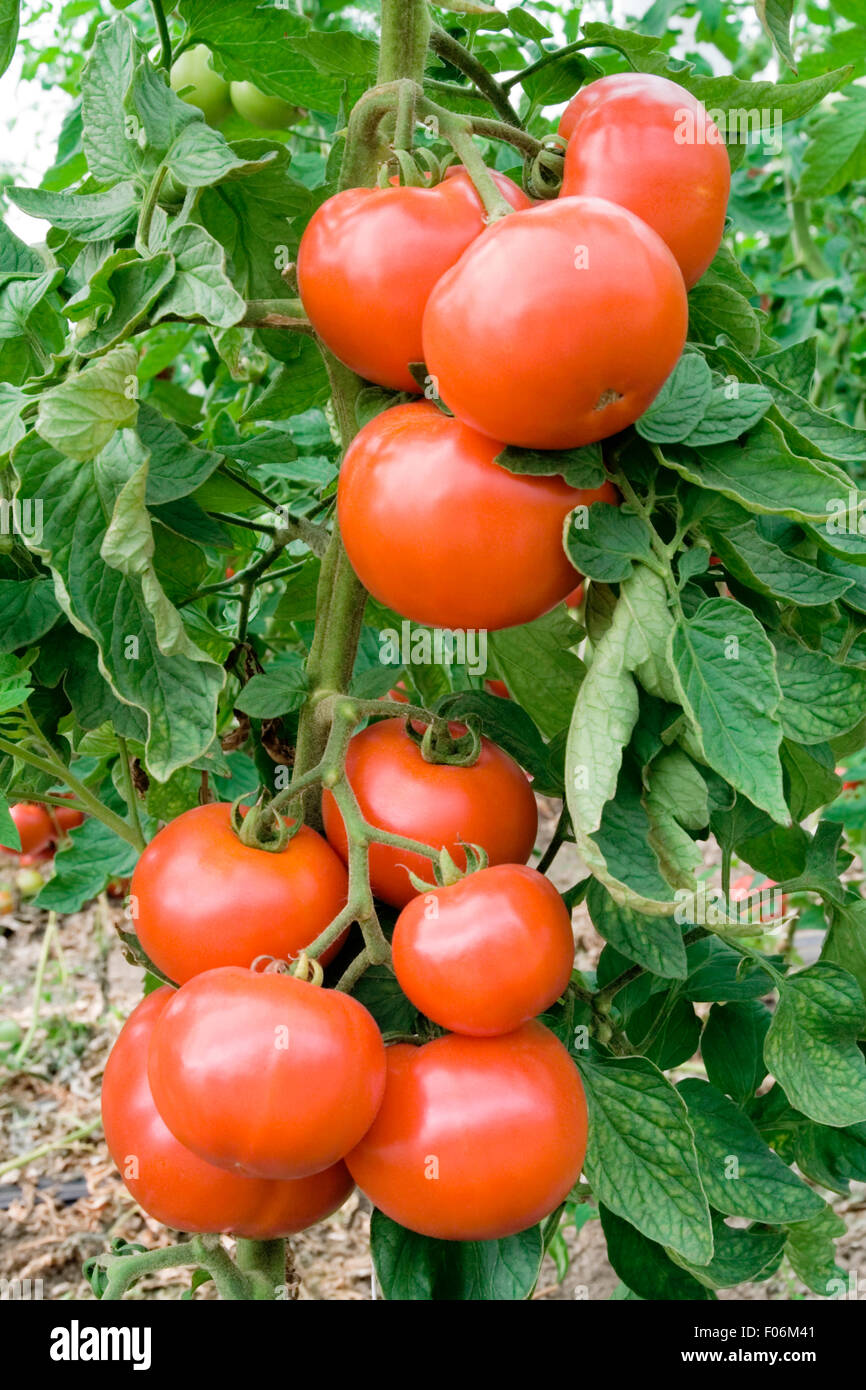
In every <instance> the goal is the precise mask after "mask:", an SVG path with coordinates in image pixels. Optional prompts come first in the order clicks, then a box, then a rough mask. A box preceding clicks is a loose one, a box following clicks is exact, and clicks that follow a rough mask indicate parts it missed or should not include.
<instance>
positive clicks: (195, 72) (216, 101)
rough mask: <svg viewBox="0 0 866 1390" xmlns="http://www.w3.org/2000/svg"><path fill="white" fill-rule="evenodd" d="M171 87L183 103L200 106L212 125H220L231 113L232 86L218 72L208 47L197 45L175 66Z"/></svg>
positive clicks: (172, 66)
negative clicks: (186, 89) (181, 93)
mask: <svg viewBox="0 0 866 1390" xmlns="http://www.w3.org/2000/svg"><path fill="white" fill-rule="evenodd" d="M171 85H172V88H173V89H174V91H176V92H181V91H183V89H184V88H185V87H188V88H190V90H189V91H183V100H184V101H188V102H189V103H190V104H191V105H192V106H197V107H198V108H199V110H200V111H201V112H202V114H203V116H204V118H205V120H206V121H207V122H208V124H209V125H219V123H220V121H222V120H224V119H225V117H226V116H227V115H228V113H229V111H230V110H231V102H230V100H229V84H228V82H226V80H225V78H223V77H220V75H219V73H218V72H215V71H214V67H213V63H212V62H211V53H210V49H209V48H208V47H207V44H203V43H197V44H194V45H193V47H192V48H188V49H187V50H186V52H185V53H182V54H181V55H180V57H179V58H178V59H177V61H176V62H175V63H172V65H171Z"/></svg>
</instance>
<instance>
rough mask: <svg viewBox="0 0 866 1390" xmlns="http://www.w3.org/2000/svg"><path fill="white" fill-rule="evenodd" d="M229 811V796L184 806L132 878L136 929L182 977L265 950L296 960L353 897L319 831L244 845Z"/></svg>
mask: <svg viewBox="0 0 866 1390" xmlns="http://www.w3.org/2000/svg"><path fill="white" fill-rule="evenodd" d="M229 812H230V807H229V805H228V803H226V802H211V803H210V804H209V805H206V806H195V807H193V809H192V810H190V811H184V812H183V814H182V815H180V816H178V817H177V818H176V819H175V820H173V821H170V822H169V824H168V825H166V826H164V827H163V829H162V830H160V831H159V832H158V833H157V834H156V835H155V836H154V838H153V839H152V840H151V842H150V844H149V845H148V846H147V849H146V850H145V851H144V853H143V854H142V856H141V858H140V859H139V861H138V863H137V864H136V866H135V871H134V873H133V875H132V886H131V890H130V891H131V893H132V914H133V920H134V922H135V930H136V934H137V936H138V938H139V940H140V941H141V944H142V947H143V948H144V950H145V952H146V954H147V955H148V956H150V959H151V960H152V961H153V962H154V964H155V965H157V966H158V967H159V969H160V970H161V971H162V972H163V973H164V974H165V975H167V976H168V978H169V979H171V980H174V981H175V982H176V983H177V984H183V983H184V982H185V981H186V980H189V979H191V978H192V976H193V975H197V974H199V973H200V971H202V970H213V969H215V968H216V967H217V966H220V965H243V966H250V965H252V963H253V961H254V960H255V959H256V957H257V956H262V955H268V956H274V957H276V958H277V959H278V960H288V959H289V958H291V957H295V956H297V954H298V952H299V951H301V950H303V948H304V947H305V946H309V945H310V943H311V942H312V941H313V940H314V939H315V938H316V937H317V936H318V934H319V932H320V931H322V930H323V929H324V928H325V927H326V926H327V925H328V923H329V922H331V921H332V920H333V919H334V917H336V916H337V914H338V912H340V911H341V909H342V908H343V907H345V904H346V898H347V893H348V879H347V877H346V871H345V868H344V867H343V864H342V863H341V861H340V860H339V858H338V857H337V855H335V854H334V852H333V850H332V849H331V848H330V846H329V845H328V844H327V843H326V841H325V840H324V839H323V838H322V836H321V835H317V834H316V832H315V831H314V830H310V829H309V828H308V827H307V826H302V827H301V829H300V830H299V831H298V832H297V834H296V835H294V836H293V837H292V839H291V840H290V841H289V844H288V845H287V847H286V848H285V849H284V850H282V851H281V852H280V853H278V854H271V853H269V852H268V851H267V850H261V849H254V848H250V847H248V846H246V845H243V844H241V842H240V840H239V839H238V837H237V836H236V835H235V833H234V831H233V830H232V827H231V820H230V815H229ZM342 939H343V938H341V939H340V940H339V941H338V942H337V943H336V945H335V946H333V947H330V948H329V949H328V950H327V951H325V952H323V953H322V957H321V959H322V961H323V963H325V964H327V962H328V961H329V960H330V959H331V958H332V957H333V956H334V955H335V954H336V952H337V951H338V950H339V948H340V945H341V944H342Z"/></svg>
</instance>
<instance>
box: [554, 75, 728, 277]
mask: <svg viewBox="0 0 866 1390" xmlns="http://www.w3.org/2000/svg"><path fill="white" fill-rule="evenodd" d="M559 133H560V135H564V136H565V137H566V138H567V140H568V149H567V150H566V154H565V171H564V173H563V179H562V196H563V197H569V196H571V195H572V194H583V195H586V196H590V197H596V198H608V199H609V200H610V202H612V203H618V204H619V205H620V206H621V207H624V208H628V209H629V210H630V211H631V212H634V213H636V214H637V216H638V217H640V218H641V219H642V220H643V221H644V222H646V223H647V225H648V226H650V227H652V229H653V231H655V232H658V234H659V236H660V237H661V238H662V240H663V241H664V242H665V243H666V244H667V245H668V246H669V247H670V249H671V251H672V252H673V254H674V256H675V257H676V259H677V263H678V264H679V267H680V270H681V271H682V273H683V279H684V280H685V282H686V287H687V288H689V289H690V288H691V286H692V285H694V284H695V282H696V281H697V280H699V279H700V278H701V276H702V275H703V273H704V271H705V270H706V268H707V266H708V265H709V264H710V261H711V260H712V259H713V257H714V256H715V254H716V252H717V251H718V249H719V243H720V242H721V239H722V232H723V231H724V227H725V210H726V208H727V206H728V194H729V193H730V189H731V163H730V160H729V159H728V152H727V149H726V148H725V142H724V138H723V136H722V133H721V131H720V130H719V128H718V126H717V125H716V124H715V122H714V121H713V120H712V119H711V117H710V116H708V115H707V111H706V108H705V107H704V105H703V103H702V102H700V101H698V99H697V97H693V96H692V94H691V92H687V91H686V90H685V88H684V87H680V86H679V84H678V83H676V82H671V81H670V80H669V79H668V78H667V77H657V76H655V75H654V74H651V73H645V72H620V73H616V74H614V75H612V76H610V77H601V78H599V80H598V81H597V82H592V83H591V84H590V85H589V86H588V87H584V88H583V90H582V91H580V92H578V94H577V96H576V97H574V98H573V99H572V100H571V101H570V102H569V104H568V106H567V108H566V110H565V112H564V114H563V116H562V119H561V121H560V123H559Z"/></svg>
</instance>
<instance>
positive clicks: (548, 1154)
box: [346, 1022, 587, 1240]
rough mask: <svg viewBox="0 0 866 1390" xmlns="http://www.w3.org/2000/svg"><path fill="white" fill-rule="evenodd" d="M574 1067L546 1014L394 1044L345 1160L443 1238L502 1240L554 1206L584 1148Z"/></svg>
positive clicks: (389, 1202)
mask: <svg viewBox="0 0 866 1390" xmlns="http://www.w3.org/2000/svg"><path fill="white" fill-rule="evenodd" d="M586 1119H587V1116H586V1101H585V1098H584V1094H583V1086H582V1085H581V1081H580V1077H579V1075H578V1072H577V1068H576V1067H575V1065H574V1063H573V1062H572V1060H571V1058H570V1057H569V1055H568V1053H567V1052H566V1050H565V1048H564V1047H563V1046H562V1043H561V1042H559V1041H558V1040H557V1039H556V1038H555V1037H554V1036H553V1034H552V1033H550V1032H548V1030H547V1029H546V1028H545V1027H544V1026H543V1024H541V1023H536V1022H531V1023H524V1024H523V1025H522V1027H520V1028H518V1029H517V1030H516V1032H513V1033H506V1034H505V1035H504V1036H502V1037H499V1038H466V1037H461V1036H459V1035H458V1034H456V1033H451V1034H449V1035H447V1036H446V1037H444V1038H436V1039H435V1041H434V1042H430V1043H427V1044H426V1045H425V1046H424V1047H412V1046H410V1045H408V1044H406V1043H400V1044H398V1045H397V1046H395V1047H389V1048H388V1081H387V1085H386V1087H385V1099H384V1101H383V1102H382V1108H381V1110H380V1111H379V1114H378V1116H377V1117H376V1120H375V1122H374V1124H373V1126H372V1128H371V1129H370V1131H369V1133H368V1134H366V1135H365V1137H364V1138H363V1139H362V1140H361V1142H360V1144H359V1145H358V1147H357V1148H356V1149H353V1150H352V1152H351V1153H350V1154H349V1155H348V1158H347V1159H346V1162H347V1163H348V1166H349V1171H350V1172H351V1174H352V1176H353V1178H354V1179H355V1181H356V1183H357V1184H358V1186H359V1187H360V1188H362V1189H363V1191H364V1192H366V1194H367V1196H368V1197H369V1198H370V1201H371V1202H373V1203H375V1205H376V1206H377V1207H379V1209H380V1210H381V1211H383V1212H384V1213H385V1215H386V1216H390V1217H391V1219H392V1220H393V1221H398V1222H399V1223H400V1225H401V1226H406V1227H407V1228H408V1229H409V1230H410V1231H418V1232H420V1233H421V1235H426V1236H438V1237H439V1238H440V1239H442V1240H496V1239H501V1238H502V1237H503V1236H509V1235H514V1234H515V1233H516V1232H517V1231H523V1230H525V1229H526V1228H527V1226H533V1225H535V1223H536V1222H537V1221H540V1220H541V1219H542V1218H543V1217H545V1216H547V1215H548V1214H549V1213H550V1212H551V1211H553V1210H554V1208H555V1207H556V1206H558V1204H559V1203H560V1202H561V1201H562V1200H563V1198H564V1197H565V1196H566V1195H567V1194H568V1192H569V1191H570V1189H571V1188H572V1187H573V1186H574V1184H575V1183H576V1182H577V1179H578V1177H579V1176H580V1170H581V1167H582V1165H583V1157H584V1153H585V1152H586Z"/></svg>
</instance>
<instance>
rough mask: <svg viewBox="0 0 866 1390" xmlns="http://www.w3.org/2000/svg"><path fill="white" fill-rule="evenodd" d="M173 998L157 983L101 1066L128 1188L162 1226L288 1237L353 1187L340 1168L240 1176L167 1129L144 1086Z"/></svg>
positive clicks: (105, 1111)
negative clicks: (278, 1177)
mask: <svg viewBox="0 0 866 1390" xmlns="http://www.w3.org/2000/svg"><path fill="white" fill-rule="evenodd" d="M173 993H174V991H173V990H172V989H171V988H170V987H169V986H168V985H164V986H163V987H162V988H161V989H158V990H155V991H154V992H153V993H152V994H149V995H148V996H147V997H146V998H145V999H142V1001H141V1003H140V1004H138V1005H137V1006H136V1007H135V1009H134V1010H133V1012H132V1013H131V1014H130V1016H129V1018H128V1019H127V1021H126V1023H125V1024H124V1026H123V1028H122V1030H121V1032H120V1036H119V1037H118V1039H117V1041H116V1042H115V1044H114V1047H113V1048H112V1049H111V1053H110V1055H109V1058H108V1062H107V1064H106V1067H105V1074H104V1076H103V1081H102V1124H103V1128H104V1130H105V1139H106V1143H107V1145H108V1149H109V1152H110V1154H111V1156H112V1158H113V1159H114V1162H115V1163H116V1164H117V1167H118V1168H119V1169H120V1174H121V1177H122V1178H123V1181H124V1184H125V1186H126V1188H127V1189H128V1191H129V1192H130V1193H131V1194H132V1196H133V1197H134V1198H135V1200H136V1201H137V1202H138V1204H139V1206H141V1207H142V1208H143V1209H144V1211H146V1212H147V1214H148V1216H152V1217H153V1218H154V1219H155V1220H156V1221H160V1222H162V1224H163V1225H164V1226H171V1227H172V1229H174V1230H178V1231H198V1232H212V1233H214V1234H217V1233H221V1234H224V1235H229V1234H232V1235H236V1236H243V1237H245V1238H246V1239H248V1240H272V1239H274V1238H276V1237H277V1236H286V1235H292V1234H294V1232H296V1231H302V1230H304V1229H305V1227H307V1226H312V1225H314V1224H315V1222H317V1221H322V1220H324V1218H325V1217H326V1216H330V1214H331V1212H333V1211H336V1210H337V1208H338V1207H340V1206H342V1204H343V1202H344V1201H345V1200H346V1198H347V1197H348V1195H349V1193H350V1192H351V1190H352V1187H353V1186H354V1184H353V1182H352V1179H351V1177H350V1175H349V1171H348V1169H347V1168H346V1165H345V1164H344V1163H337V1164H334V1166H333V1167H331V1168H326V1169H324V1170H323V1171H322V1172H321V1173H316V1174H315V1175H314V1176H313V1177H309V1178H299V1179H296V1180H294V1181H288V1180H286V1181H282V1182H278V1181H272V1180H269V1179H267V1178H247V1177H243V1176H242V1175H241V1174H240V1173H229V1172H227V1171H226V1170H225V1169H224V1168H217V1167H215V1166H214V1164H212V1163H206V1162H205V1161H204V1159H201V1158H198V1157H197V1156H196V1154H194V1153H192V1152H191V1150H190V1149H186V1148H184V1146H183V1145H182V1144H180V1143H178V1141H177V1139H175V1137H174V1135H173V1134H172V1133H171V1131H170V1130H169V1129H168V1128H167V1127H166V1125H165V1124H164V1122H163V1121H162V1119H161V1118H160V1115H159V1112H158V1110H157V1108H156V1106H155V1105H154V1103H153V1096H152V1095H151V1091H150V1086H149V1084H148V1080H147V1054H148V1048H149V1046H150V1039H151V1035H152V1033H153V1029H154V1026H155V1024H156V1021H157V1019H158V1018H159V1017H160V1015H161V1014H162V1012H163V1010H164V1009H165V1007H166V1005H167V1004H168V1002H169V1000H170V999H171V997H172V995H173ZM133 1173H134V1174H135V1176H133Z"/></svg>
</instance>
